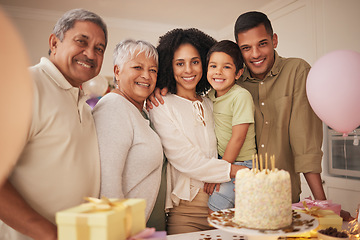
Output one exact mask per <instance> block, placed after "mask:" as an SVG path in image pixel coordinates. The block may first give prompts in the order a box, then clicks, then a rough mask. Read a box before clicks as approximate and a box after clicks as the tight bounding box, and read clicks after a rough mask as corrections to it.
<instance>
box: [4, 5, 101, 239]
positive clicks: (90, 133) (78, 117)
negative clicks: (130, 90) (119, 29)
mask: <svg viewBox="0 0 360 240" xmlns="http://www.w3.org/2000/svg"><path fill="white" fill-rule="evenodd" d="M106 44H107V28H106V25H105V23H104V22H103V20H102V19H101V18H100V17H99V16H98V15H96V14H94V13H92V12H89V11H86V10H83V9H74V10H70V11H69V12H67V13H65V14H64V15H63V16H62V17H61V18H60V19H59V21H58V22H57V23H56V25H55V27H54V30H53V33H52V34H51V35H50V38H49V46H50V51H49V55H50V57H49V59H48V58H42V59H41V61H40V63H39V64H37V65H36V66H33V67H31V68H30V72H31V74H32V77H33V82H34V102H33V115H32V120H31V127H30V130H29V132H28V136H27V144H26V146H25V147H24V149H23V152H22V154H21V156H20V158H19V160H18V162H17V164H16V166H15V167H14V170H13V171H12V173H11V175H10V176H9V178H8V180H7V182H6V183H5V184H4V186H3V187H2V188H1V189H0V206H1V207H0V219H1V220H2V221H3V222H0V239H12V240H14V239H16V240H18V239H56V238H57V230H56V225H55V213H56V212H57V211H59V210H62V209H66V208H69V207H72V206H74V205H77V204H80V203H81V202H83V197H85V196H92V197H98V195H99V190H100V160H99V151H98V143H97V137H96V131H95V126H94V121H93V118H92V115H91V109H90V107H89V106H88V105H87V104H86V102H85V101H86V97H85V96H84V93H83V91H82V90H81V89H80V88H79V87H80V86H81V84H82V83H84V82H85V81H88V80H89V79H91V78H93V77H95V76H97V75H98V74H99V72H100V69H101V65H102V61H103V55H104V51H105V48H106Z"/></svg>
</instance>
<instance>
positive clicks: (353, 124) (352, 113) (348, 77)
mask: <svg viewBox="0 0 360 240" xmlns="http://www.w3.org/2000/svg"><path fill="white" fill-rule="evenodd" d="M306 92H307V96H308V99H309V102H310V105H311V107H312V108H313V110H314V112H315V113H316V114H317V115H318V117H319V118H320V119H321V120H322V121H324V122H325V123H326V124H327V125H328V126H330V127H331V128H333V129H334V130H335V131H337V132H341V133H344V134H347V133H349V132H351V131H353V130H354V129H355V128H357V127H358V126H359V125H360V105H359V104H360V97H359V96H360V53H358V52H355V51H350V50H338V51H334V52H331V53H328V54H326V55H325V56H323V57H321V58H320V59H319V60H318V61H316V62H315V64H314V65H313V67H312V68H311V70H310V72H309V75H308V78H307V83H306Z"/></svg>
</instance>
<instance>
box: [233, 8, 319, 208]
mask: <svg viewBox="0 0 360 240" xmlns="http://www.w3.org/2000/svg"><path fill="white" fill-rule="evenodd" d="M234 33H235V39H236V42H237V44H238V46H239V47H240V50H241V53H242V55H243V58H244V61H245V64H246V68H245V71H244V74H243V75H242V76H241V78H240V79H239V81H238V84H239V85H240V86H242V87H244V88H246V89H247V90H248V91H249V92H250V93H251V95H252V96H253V99H254V103H255V129H256V137H257V139H256V140H257V148H258V154H261V155H262V156H264V155H265V153H268V154H270V155H275V159H276V167H277V168H279V169H284V170H286V171H288V172H289V173H290V176H291V184H292V201H293V202H298V201H299V200H300V193H301V186H300V175H299V173H303V174H304V176H305V178H306V180H307V183H308V185H309V187H310V189H311V191H312V193H313V195H314V197H315V199H319V200H324V199H326V197H325V193H324V190H323V187H322V182H321V176H320V172H321V159H322V150H321V146H322V137H323V135H322V134H323V133H322V122H321V120H320V119H319V118H318V117H317V116H316V115H315V113H314V112H313V110H312V108H311V107H310V105H309V102H308V100H307V96H306V78H307V75H308V72H309V70H310V65H309V64H308V63H307V62H305V61H304V60H302V59H299V58H283V57H280V56H279V55H278V54H277V52H276V51H275V48H276V47H277V44H278V36H277V35H276V34H275V33H273V29H272V26H271V23H270V21H269V19H268V18H267V16H266V15H265V14H263V13H261V12H247V13H244V14H242V15H240V16H239V18H238V19H237V21H236V23H235V31H234Z"/></svg>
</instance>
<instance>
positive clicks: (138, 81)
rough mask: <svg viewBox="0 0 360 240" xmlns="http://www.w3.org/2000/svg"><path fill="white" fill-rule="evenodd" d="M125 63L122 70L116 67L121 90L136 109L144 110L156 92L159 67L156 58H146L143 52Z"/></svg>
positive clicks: (116, 76) (115, 70) (116, 75)
mask: <svg viewBox="0 0 360 240" xmlns="http://www.w3.org/2000/svg"><path fill="white" fill-rule="evenodd" d="M137 53H138V51H136V52H135V54H134V56H135V57H134V58H133V59H131V60H130V61H128V62H126V63H124V65H123V67H122V69H120V68H119V67H118V66H115V67H114V72H115V78H116V81H117V83H118V88H119V90H120V91H121V92H122V93H123V95H125V96H124V97H125V98H127V99H128V100H129V101H130V102H132V103H133V104H134V105H135V106H136V107H138V108H140V109H141V108H142V107H143V103H144V101H145V99H146V98H147V97H148V96H149V95H150V94H151V93H152V92H153V91H154V89H155V85H156V79H157V72H158V66H157V63H156V61H155V59H154V58H152V57H150V58H148V57H146V56H145V53H144V52H142V53H140V54H137Z"/></svg>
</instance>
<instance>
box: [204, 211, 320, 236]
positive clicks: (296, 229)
mask: <svg viewBox="0 0 360 240" xmlns="http://www.w3.org/2000/svg"><path fill="white" fill-rule="evenodd" d="M234 212H235V209H234V208H230V209H225V210H221V211H217V212H213V213H212V214H210V216H209V217H208V222H209V224H210V225H211V226H213V227H216V228H218V229H220V230H224V231H227V232H232V233H236V234H242V235H245V236H247V238H248V240H252V239H254V240H255V239H264V240H265V239H266V240H268V239H269V240H270V239H277V238H278V237H285V236H294V235H297V234H300V233H304V232H309V231H311V230H313V229H315V228H317V227H318V226H319V222H318V220H317V219H316V218H315V217H313V216H310V215H308V214H305V213H300V212H293V221H292V224H291V226H288V227H285V228H282V229H278V230H266V229H264V230H258V229H249V228H245V227H241V226H240V225H238V224H236V223H235V222H233V217H234Z"/></svg>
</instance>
